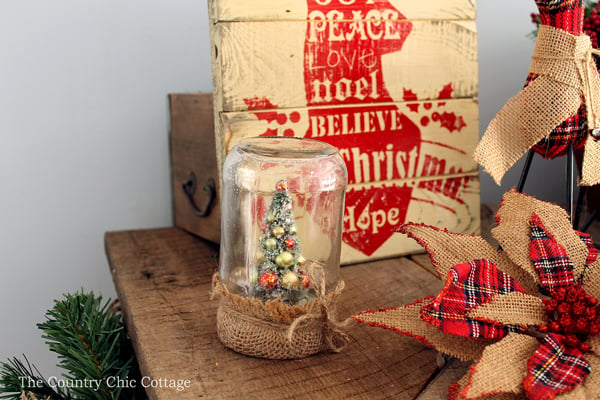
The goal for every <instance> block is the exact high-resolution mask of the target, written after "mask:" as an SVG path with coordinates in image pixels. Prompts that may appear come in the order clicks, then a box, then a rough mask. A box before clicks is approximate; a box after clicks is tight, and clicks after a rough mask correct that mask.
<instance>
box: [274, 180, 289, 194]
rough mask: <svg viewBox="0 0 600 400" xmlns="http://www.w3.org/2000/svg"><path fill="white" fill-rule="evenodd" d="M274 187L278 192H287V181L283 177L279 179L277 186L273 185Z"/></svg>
mask: <svg viewBox="0 0 600 400" xmlns="http://www.w3.org/2000/svg"><path fill="white" fill-rule="evenodd" d="M275 188H276V189H277V190H278V191H280V192H287V190H288V185H287V181H286V180H285V179H282V180H280V181H279V182H277V186H275Z"/></svg>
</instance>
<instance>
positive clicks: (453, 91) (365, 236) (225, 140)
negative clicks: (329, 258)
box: [209, 0, 479, 263]
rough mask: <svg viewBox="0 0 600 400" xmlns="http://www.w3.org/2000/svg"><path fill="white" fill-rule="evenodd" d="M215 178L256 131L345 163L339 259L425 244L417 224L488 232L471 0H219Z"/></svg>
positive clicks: (213, 10) (213, 6) (213, 3)
mask: <svg viewBox="0 0 600 400" xmlns="http://www.w3.org/2000/svg"><path fill="white" fill-rule="evenodd" d="M209 9H210V18H211V24H210V26H211V40H212V46H211V47H212V53H213V54H212V57H213V60H212V65H213V80H214V124H215V138H216V142H215V146H216V158H217V168H218V179H217V180H218V181H220V179H221V168H222V165H223V161H224V158H225V156H226V154H227V153H228V151H230V150H231V148H232V147H233V146H234V145H235V143H237V142H238V141H239V140H240V139H242V138H244V137H248V136H261V135H263V136H267V135H269V136H273V135H278V136H296V137H308V138H314V139H319V140H323V141H325V142H328V143H331V144H333V145H334V146H336V147H337V148H338V149H339V150H340V154H341V155H342V157H343V158H344V160H345V161H346V164H347V168H348V175H349V188H348V189H349V190H348V195H347V197H346V215H345V232H344V235H343V243H344V244H343V250H342V262H343V263H353V262H358V261H363V260H366V259H374V258H384V257H390V256H395V255H401V254H407V253H411V252H415V251H421V250H422V249H421V247H420V246H418V245H417V244H416V243H415V242H414V241H412V240H409V239H406V238H404V237H403V236H402V235H398V234H394V233H393V232H392V230H393V228H394V227H396V226H397V225H398V224H401V223H403V222H407V221H417V222H424V223H428V224H434V225H437V226H440V227H444V228H448V229H449V230H452V231H458V232H464V233H476V232H478V230H479V178H478V173H477V165H476V164H475V162H474V161H473V160H472V158H471V154H472V152H473V150H474V148H475V146H476V144H477V141H478V138H479V135H478V104H477V100H476V96H477V90H478V81H477V38H476V28H475V21H474V18H475V5H474V1H473V0H425V1H424V0H403V1H398V0H397V1H391V0H390V1H388V0H262V1H257V2H241V1H236V0H209Z"/></svg>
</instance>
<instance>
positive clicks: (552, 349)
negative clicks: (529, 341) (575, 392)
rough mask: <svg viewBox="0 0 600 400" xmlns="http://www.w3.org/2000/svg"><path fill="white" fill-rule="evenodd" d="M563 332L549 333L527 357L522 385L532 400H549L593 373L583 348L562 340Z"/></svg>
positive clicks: (570, 388) (572, 387)
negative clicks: (565, 343)
mask: <svg viewBox="0 0 600 400" xmlns="http://www.w3.org/2000/svg"><path fill="white" fill-rule="evenodd" d="M562 339H563V337H562V336H560V335H555V334H548V335H546V337H545V338H544V341H543V342H542V344H541V345H540V347H539V348H538V349H537V351H536V352H535V353H533V355H532V356H531V357H530V358H529V360H528V361H527V376H526V377H525V379H524V380H523V388H524V389H525V391H526V392H527V394H528V395H529V399H531V400H549V399H553V398H554V397H555V396H556V395H559V394H561V393H565V392H568V391H570V390H572V389H574V388H575V387H576V386H577V385H579V384H580V383H581V382H583V380H584V379H585V378H586V377H587V376H588V375H589V374H590V372H591V366H590V364H589V363H588V361H587V360H586V359H585V357H583V353H582V352H581V350H579V349H577V348H567V347H565V346H564V345H562V344H561V340H562Z"/></svg>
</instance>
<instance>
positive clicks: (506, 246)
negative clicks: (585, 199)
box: [492, 189, 589, 283]
mask: <svg viewBox="0 0 600 400" xmlns="http://www.w3.org/2000/svg"><path fill="white" fill-rule="evenodd" d="M532 213H536V214H537V215H538V216H539V218H540V220H541V221H542V223H543V224H544V226H545V227H546V229H547V230H548V232H550V233H551V234H552V236H553V237H554V238H555V239H556V240H557V242H558V243H560V244H561V245H562V246H563V247H564V248H565V250H566V252H567V255H568V256H569V259H570V260H571V262H572V263H573V267H574V268H573V272H574V274H575V276H579V275H581V273H582V271H583V270H584V266H585V262H586V260H587V256H588V253H589V249H588V247H587V246H586V244H585V243H584V242H583V241H582V240H581V238H580V237H579V235H578V234H577V232H576V231H574V230H573V227H572V226H571V218H570V217H569V215H568V214H567V212H566V211H565V210H564V209H562V208H561V207H559V206H557V205H555V204H552V203H548V202H545V201H541V200H538V199H536V198H534V197H531V196H528V195H526V194H522V193H518V192H517V191H516V190H514V189H513V190H510V191H508V192H506V193H505V194H504V196H503V197H502V203H501V204H500V208H499V209H498V212H497V213H496V220H497V222H498V226H497V227H495V228H494V229H492V235H493V236H494V238H496V240H498V243H500V246H502V249H503V250H504V251H505V252H506V254H507V255H508V257H510V259H511V260H512V261H513V262H514V263H516V264H517V265H519V266H520V267H521V268H523V269H524V270H525V271H527V273H528V274H529V275H531V277H532V278H533V279H535V281H536V282H538V283H539V282H540V280H539V276H538V274H537V272H536V271H535V268H534V267H533V265H532V263H531V259H530V257H529V241H530V226H529V221H530V219H531V214H532Z"/></svg>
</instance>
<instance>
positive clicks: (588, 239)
mask: <svg viewBox="0 0 600 400" xmlns="http://www.w3.org/2000/svg"><path fill="white" fill-rule="evenodd" d="M577 234H578V235H579V238H580V239H581V241H582V242H583V243H585V245H586V246H587V248H588V250H589V253H588V256H587V259H586V260H585V265H586V266H589V265H591V264H592V263H593V262H595V261H596V259H598V249H597V248H596V246H594V240H593V239H592V236H591V235H590V234H589V233H583V232H577Z"/></svg>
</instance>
